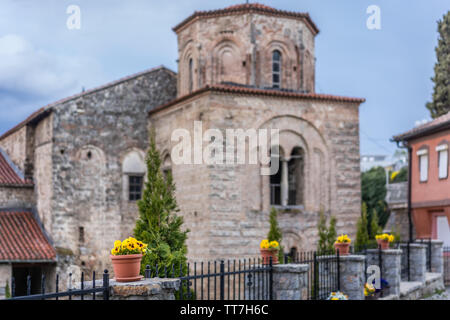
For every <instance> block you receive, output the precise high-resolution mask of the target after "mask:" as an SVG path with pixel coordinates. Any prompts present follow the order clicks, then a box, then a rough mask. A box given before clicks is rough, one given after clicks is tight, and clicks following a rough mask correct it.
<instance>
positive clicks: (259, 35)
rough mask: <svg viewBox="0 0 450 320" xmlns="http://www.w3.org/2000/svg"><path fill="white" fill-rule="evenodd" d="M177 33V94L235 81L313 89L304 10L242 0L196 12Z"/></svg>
mask: <svg viewBox="0 0 450 320" xmlns="http://www.w3.org/2000/svg"><path fill="white" fill-rule="evenodd" d="M173 30H174V31H175V32H176V34H177V36H178V55H179V60H178V63H179V65H178V70H179V77H178V95H179V96H184V95H186V94H189V93H190V92H193V91H196V90H197V89H200V88H202V87H204V86H206V85H213V84H220V83H233V84H237V85H245V86H251V87H257V88H276V89H280V90H290V91H300V92H307V93H313V92H314V82H315V55H314V38H315V36H316V35H317V33H318V32H319V30H318V29H317V27H316V25H315V24H314V22H313V21H312V20H311V18H310V17H309V15H308V14H307V13H299V12H290V11H282V10H278V9H274V8H271V7H268V6H265V5H262V4H256V3H253V4H241V5H235V6H231V7H228V8H225V9H220V10H212V11H198V12H194V13H193V14H192V15H191V16H189V17H188V18H187V19H185V20H184V21H182V22H181V23H180V24H178V25H177V26H176V27H174V28H173Z"/></svg>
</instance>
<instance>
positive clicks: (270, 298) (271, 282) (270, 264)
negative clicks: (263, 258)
mask: <svg viewBox="0 0 450 320" xmlns="http://www.w3.org/2000/svg"><path fill="white" fill-rule="evenodd" d="M269 300H271V301H272V300H273V261H272V257H270V261H269Z"/></svg>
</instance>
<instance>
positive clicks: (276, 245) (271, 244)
mask: <svg viewBox="0 0 450 320" xmlns="http://www.w3.org/2000/svg"><path fill="white" fill-rule="evenodd" d="M279 246H280V244H279V243H278V242H277V241H272V242H270V243H269V248H273V249H275V248H278V247H279Z"/></svg>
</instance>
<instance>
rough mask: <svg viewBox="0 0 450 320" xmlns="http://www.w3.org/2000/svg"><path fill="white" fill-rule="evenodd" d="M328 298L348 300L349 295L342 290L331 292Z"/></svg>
mask: <svg viewBox="0 0 450 320" xmlns="http://www.w3.org/2000/svg"><path fill="white" fill-rule="evenodd" d="M327 300H348V295H346V294H343V293H342V292H340V291H338V292H331V293H330V295H329V296H328V298H327Z"/></svg>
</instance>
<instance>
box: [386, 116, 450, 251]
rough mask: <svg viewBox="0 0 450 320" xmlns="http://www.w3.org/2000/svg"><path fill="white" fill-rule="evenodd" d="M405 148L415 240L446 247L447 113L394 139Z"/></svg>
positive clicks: (449, 218) (449, 183)
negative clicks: (431, 239)
mask: <svg viewBox="0 0 450 320" xmlns="http://www.w3.org/2000/svg"><path fill="white" fill-rule="evenodd" d="M394 141H397V142H399V143H402V144H403V146H405V147H407V148H408V149H409V155H410V179H409V184H410V188H409V189H410V192H409V208H410V214H411V219H412V221H413V223H414V227H415V228H416V238H418V239H424V238H433V239H440V240H443V241H444V245H446V246H450V226H449V222H450V178H449V147H450V112H449V113H447V114H446V115H443V116H441V117H439V118H437V119H435V120H433V121H431V122H429V123H427V124H424V125H422V126H419V127H416V128H414V129H412V130H410V131H408V132H405V133H403V134H401V135H398V136H396V137H394Z"/></svg>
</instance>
